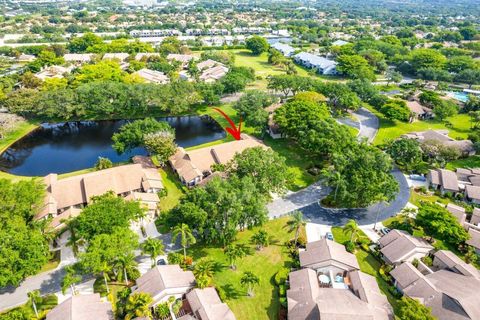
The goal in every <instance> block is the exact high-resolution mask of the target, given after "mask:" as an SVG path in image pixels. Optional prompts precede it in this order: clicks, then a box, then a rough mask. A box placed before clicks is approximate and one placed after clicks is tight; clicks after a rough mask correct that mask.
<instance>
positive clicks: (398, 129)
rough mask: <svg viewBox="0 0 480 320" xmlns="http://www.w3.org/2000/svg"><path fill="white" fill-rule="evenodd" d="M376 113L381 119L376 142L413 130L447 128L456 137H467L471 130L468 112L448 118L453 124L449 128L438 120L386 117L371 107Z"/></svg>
mask: <svg viewBox="0 0 480 320" xmlns="http://www.w3.org/2000/svg"><path fill="white" fill-rule="evenodd" d="M369 109H370V111H372V112H373V113H375V115H377V117H378V118H379V120H380V130H379V131H378V134H377V136H376V137H375V140H374V144H377V145H378V144H383V143H386V142H388V141H390V140H393V139H396V138H398V137H400V136H401V135H402V134H405V133H408V132H413V131H425V130H429V129H433V130H437V129H447V130H449V131H450V133H449V135H450V137H452V138H454V139H466V138H467V136H468V132H469V131H470V117H469V116H468V115H466V114H458V115H455V116H453V117H449V118H447V121H448V122H450V123H451V124H452V127H451V128H447V127H446V126H445V123H444V122H440V121H437V120H427V121H415V122H413V123H406V122H402V121H396V120H394V121H392V120H388V119H386V118H385V117H384V116H383V115H382V114H381V113H380V112H378V111H376V110H374V109H373V108H369Z"/></svg>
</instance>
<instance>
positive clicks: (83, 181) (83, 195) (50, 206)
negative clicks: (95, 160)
mask: <svg viewBox="0 0 480 320" xmlns="http://www.w3.org/2000/svg"><path fill="white" fill-rule="evenodd" d="M43 182H44V184H45V186H46V191H47V192H46V196H45V200H44V206H43V207H42V210H41V211H40V212H39V213H38V214H37V216H36V217H35V218H36V219H44V218H48V217H52V218H53V221H52V222H51V223H52V224H51V225H50V227H53V228H59V227H61V223H60V221H61V220H62V219H67V218H68V217H70V216H75V215H78V210H79V209H82V208H83V207H85V206H86V205H88V203H89V202H90V199H91V198H92V197H94V196H99V195H102V194H105V193H106V192H108V191H113V192H114V193H115V194H117V195H119V196H124V197H125V196H130V198H135V197H136V198H137V199H139V200H140V201H141V202H146V203H147V206H151V201H153V197H154V196H147V197H142V195H139V193H153V194H156V193H157V192H159V191H160V190H161V189H163V183H162V178H161V176H160V174H159V173H158V171H157V170H156V169H154V168H145V167H143V166H142V164H128V165H123V166H118V167H113V168H110V169H105V170H99V171H95V172H90V173H86V174H81V175H77V176H73V177H68V178H64V179H58V175H57V174H54V173H51V174H49V175H47V176H46V177H44V179H43ZM133 192H135V193H136V194H135V195H131V193H133ZM155 208H156V207H155ZM75 209H77V210H75ZM155 213H156V212H155V210H154V211H150V214H151V215H154V214H155Z"/></svg>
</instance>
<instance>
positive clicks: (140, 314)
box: [125, 292, 153, 320]
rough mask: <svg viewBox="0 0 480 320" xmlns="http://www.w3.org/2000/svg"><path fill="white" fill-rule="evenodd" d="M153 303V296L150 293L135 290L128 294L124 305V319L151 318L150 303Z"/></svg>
mask: <svg viewBox="0 0 480 320" xmlns="http://www.w3.org/2000/svg"><path fill="white" fill-rule="evenodd" d="M152 303H153V298H152V296H151V295H150V294H148V293H144V292H135V293H133V294H131V295H130V297H129V298H128V300H127V305H126V306H125V311H126V315H125V320H132V319H135V318H147V319H152V311H151V309H150V305H151V304H152Z"/></svg>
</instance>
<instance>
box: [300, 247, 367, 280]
mask: <svg viewBox="0 0 480 320" xmlns="http://www.w3.org/2000/svg"><path fill="white" fill-rule="evenodd" d="M300 266H301V267H302V268H310V269H312V270H316V271H317V272H325V271H327V270H324V269H325V268H326V269H328V271H329V272H330V271H332V273H338V272H344V271H351V270H360V267H359V265H358V262H357V258H356V257H355V256H354V255H353V254H351V253H349V252H347V250H345V246H344V245H342V244H339V243H337V242H335V241H331V240H328V239H321V240H318V241H313V242H309V243H307V247H306V250H305V251H301V252H300ZM333 266H334V268H333ZM331 278H332V279H333V277H331Z"/></svg>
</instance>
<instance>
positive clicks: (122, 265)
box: [115, 253, 137, 286]
mask: <svg viewBox="0 0 480 320" xmlns="http://www.w3.org/2000/svg"><path fill="white" fill-rule="evenodd" d="M115 269H116V270H120V272H118V276H117V279H118V280H122V278H123V281H125V285H127V286H128V275H129V274H133V273H135V271H136V270H137V262H136V261H135V255H133V254H132V253H127V254H124V255H121V256H119V257H118V258H117V260H116V261H115Z"/></svg>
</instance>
